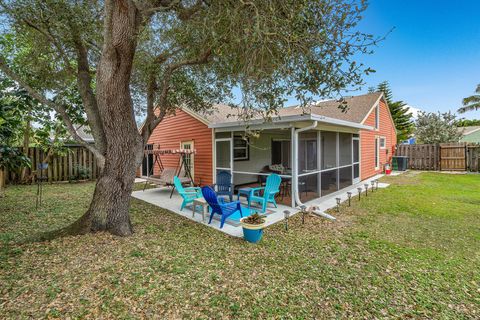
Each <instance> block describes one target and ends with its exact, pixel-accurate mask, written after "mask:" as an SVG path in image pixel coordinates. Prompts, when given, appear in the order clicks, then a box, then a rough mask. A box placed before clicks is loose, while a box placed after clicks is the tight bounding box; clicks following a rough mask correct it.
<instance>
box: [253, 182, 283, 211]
mask: <svg viewBox="0 0 480 320" xmlns="http://www.w3.org/2000/svg"><path fill="white" fill-rule="evenodd" d="M280 183H282V178H280V176H279V175H278V174H275V173H272V174H271V175H269V176H268V177H267V183H266V184H265V187H258V188H252V190H251V192H252V195H251V197H250V202H258V203H259V204H261V205H262V212H265V210H267V203H269V202H270V203H273V205H274V206H275V208H276V207H277V202H275V195H276V194H277V193H278V192H280ZM261 190H263V195H260V191H261Z"/></svg>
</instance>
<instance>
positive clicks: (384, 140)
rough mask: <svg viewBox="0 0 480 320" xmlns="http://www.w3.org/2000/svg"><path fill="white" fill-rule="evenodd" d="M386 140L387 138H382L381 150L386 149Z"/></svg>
mask: <svg viewBox="0 0 480 320" xmlns="http://www.w3.org/2000/svg"><path fill="white" fill-rule="evenodd" d="M386 144H387V142H386V139H385V137H380V149H385V148H386Z"/></svg>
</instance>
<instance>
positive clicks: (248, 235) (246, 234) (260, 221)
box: [240, 212, 266, 243]
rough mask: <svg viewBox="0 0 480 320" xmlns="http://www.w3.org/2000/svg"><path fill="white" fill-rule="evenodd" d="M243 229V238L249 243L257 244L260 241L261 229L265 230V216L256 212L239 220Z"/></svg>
mask: <svg viewBox="0 0 480 320" xmlns="http://www.w3.org/2000/svg"><path fill="white" fill-rule="evenodd" d="M240 223H241V224H242V228H243V238H244V239H245V240H246V241H248V242H251V243H257V242H259V241H260V239H262V235H263V228H265V223H266V220H265V216H264V215H259V214H258V213H257V212H255V213H254V214H252V215H251V216H248V217H245V218H242V219H240Z"/></svg>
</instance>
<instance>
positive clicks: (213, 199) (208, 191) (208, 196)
mask: <svg viewBox="0 0 480 320" xmlns="http://www.w3.org/2000/svg"><path fill="white" fill-rule="evenodd" d="M202 195H203V198H204V199H205V201H207V203H208V205H209V206H210V207H212V209H217V208H220V205H219V203H218V198H217V194H216V193H215V190H213V189H212V187H210V186H205V187H202Z"/></svg>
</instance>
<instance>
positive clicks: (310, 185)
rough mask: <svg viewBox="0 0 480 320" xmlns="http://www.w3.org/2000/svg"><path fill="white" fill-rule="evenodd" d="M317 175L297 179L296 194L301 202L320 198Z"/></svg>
mask: <svg viewBox="0 0 480 320" xmlns="http://www.w3.org/2000/svg"><path fill="white" fill-rule="evenodd" d="M318 178H319V175H318V174H308V175H305V176H302V177H298V193H299V195H300V200H301V201H302V202H306V201H310V200H313V199H316V198H318V197H320V190H318V187H319V181H318Z"/></svg>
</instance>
